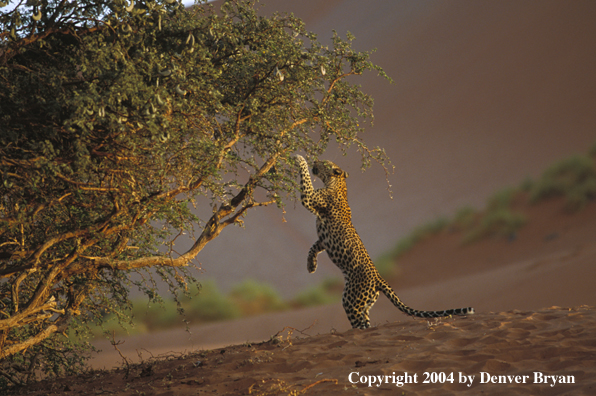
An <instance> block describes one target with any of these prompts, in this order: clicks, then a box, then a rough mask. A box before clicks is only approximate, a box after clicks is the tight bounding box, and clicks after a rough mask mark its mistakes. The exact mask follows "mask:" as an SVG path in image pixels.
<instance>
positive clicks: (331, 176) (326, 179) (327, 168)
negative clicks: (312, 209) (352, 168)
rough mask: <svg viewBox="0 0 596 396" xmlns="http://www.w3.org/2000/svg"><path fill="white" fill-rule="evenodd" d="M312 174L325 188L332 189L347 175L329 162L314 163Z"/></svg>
mask: <svg viewBox="0 0 596 396" xmlns="http://www.w3.org/2000/svg"><path fill="white" fill-rule="evenodd" d="M312 173H313V174H314V175H315V176H317V177H318V178H319V179H321V181H322V182H323V183H324V184H325V187H333V186H334V185H335V184H336V182H337V181H339V180H344V179H346V178H347V177H348V173H347V172H345V171H343V170H342V169H341V168H340V167H339V166H337V165H335V164H334V163H333V162H331V161H316V162H315V164H314V166H313V167H312Z"/></svg>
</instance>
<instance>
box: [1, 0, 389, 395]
mask: <svg viewBox="0 0 596 396" xmlns="http://www.w3.org/2000/svg"><path fill="white" fill-rule="evenodd" d="M131 4H132V3H130V2H127V1H125V0H114V1H112V0H110V1H105V0H100V1H91V0H82V1H77V2H64V1H58V0H47V1H45V0H44V1H41V2H37V1H35V0H34V1H31V2H26V3H25V2H21V3H18V4H17V7H16V8H15V9H14V10H11V11H6V12H1V13H0V195H1V197H2V198H1V199H0V360H1V362H0V375H4V376H3V378H4V379H5V380H7V381H8V382H10V383H13V384H14V383H21V382H23V381H24V382H26V381H28V380H29V379H30V378H33V377H34V376H33V375H29V374H27V375H22V374H19V373H23V372H26V373H27V372H28V373H33V372H35V373H37V372H44V373H48V375H51V374H52V373H54V374H58V373H59V372H62V371H60V370H58V369H57V367H58V366H59V363H55V362H60V361H62V362H63V363H64V364H70V363H69V362H70V360H68V359H70V357H71V356H72V357H74V358H77V356H79V355H80V354H79V352H78V349H77V348H78V346H76V345H73V344H72V342H71V341H70V340H68V339H64V338H63V337H61V336H59V334H60V333H62V332H65V331H67V329H68V328H69V327H71V328H72V326H75V327H77V328H79V330H77V332H79V333H80V334H81V335H83V334H85V332H86V330H85V328H86V327H87V324H88V323H92V322H96V323H101V322H102V321H103V320H104V319H105V318H107V317H109V315H110V314H112V315H114V316H115V317H116V318H117V319H118V320H119V321H121V322H127V321H129V315H130V302H129V300H128V292H129V288H130V287H131V286H134V287H138V288H139V289H140V290H142V291H143V292H144V293H145V294H147V296H148V298H149V301H150V304H151V306H153V304H154V303H158V302H159V301H160V297H159V296H158V295H157V292H156V285H157V282H158V281H163V282H165V283H166V284H167V286H168V288H169V289H170V291H171V292H172V293H173V295H174V296H175V302H176V308H177V310H180V309H183V308H182V306H181V305H180V304H181V300H180V298H182V295H183V294H184V292H185V291H186V293H188V291H187V290H192V285H193V284H196V279H195V278H194V277H193V275H192V271H191V270H192V266H191V265H190V264H191V263H192V260H193V259H194V258H195V257H196V256H197V255H198V253H199V252H200V251H201V250H202V249H203V247H204V246H205V245H206V244H207V243H208V242H209V241H211V240H213V239H214V238H216V237H217V236H218V235H219V234H220V233H221V231H222V230H223V229H224V228H225V227H227V226H228V225H233V224H240V223H241V222H242V217H244V216H245V215H246V213H247V211H248V210H249V209H251V208H255V207H259V206H264V205H269V204H275V205H278V206H280V207H281V206H283V205H284V201H285V200H286V199H287V198H288V197H295V195H296V191H297V183H296V169H295V168H296V167H295V165H296V164H295V159H294V156H295V153H296V152H298V151H300V152H301V153H303V154H305V155H306V156H307V157H309V158H310V159H313V158H315V157H317V156H318V155H320V154H321V153H323V152H324V150H325V149H326V148H327V146H328V143H329V141H332V142H337V144H338V145H339V146H340V147H341V149H342V150H346V149H347V147H349V146H350V145H355V146H356V148H357V149H358V150H359V151H360V153H361V154H362V164H363V166H364V167H365V166H368V165H369V163H370V162H371V161H378V162H380V163H381V164H382V165H383V166H385V163H386V157H385V155H384V152H383V151H382V150H380V149H370V148H368V147H367V146H366V145H365V144H364V143H363V142H362V140H361V138H360V136H359V134H361V133H362V132H363V128H364V125H365V123H366V122H367V121H371V120H372V98H370V97H369V96H368V95H366V94H364V93H363V92H362V91H360V88H359V87H358V86H357V85H353V84H352V82H353V81H354V79H353V77H352V76H357V75H360V74H361V73H363V72H365V71H371V70H372V71H376V72H377V73H378V74H380V75H381V76H383V77H385V78H387V76H386V75H385V74H384V73H383V71H382V70H381V69H380V68H379V67H378V66H375V65H374V64H372V63H371V62H370V61H369V54H368V53H362V52H357V51H355V50H353V49H352V48H351V42H352V40H353V37H351V36H348V37H347V39H346V40H344V39H342V38H340V37H339V36H338V35H337V34H334V35H333V39H332V45H331V46H330V47H327V46H323V45H321V44H320V43H319V42H318V41H317V40H316V37H315V36H314V35H313V34H311V33H309V32H308V31H306V29H305V27H304V24H303V23H302V21H300V20H299V19H297V18H295V17H293V16H291V15H290V16H286V15H274V16H272V17H267V18H265V17H261V16H259V15H258V14H257V12H256V11H255V8H254V4H253V3H252V2H245V1H240V0H238V1H227V2H225V3H224V4H223V5H222V8H221V10H218V11H216V10H214V8H213V7H212V6H210V5H203V6H198V7H194V8H192V9H190V10H186V9H184V8H183V7H182V6H181V5H180V3H178V2H177V1H174V2H168V1H162V0H145V1H136V2H135V3H134V4H135V5H134V6H132V5H131ZM0 9H1V8H0ZM348 78H349V81H348ZM257 193H258V194H257ZM201 203H203V204H205V203H206V204H205V205H206V206H207V208H208V209H213V210H209V214H208V215H206V216H205V217H199V216H198V215H197V213H198V212H195V211H193V210H191V208H192V207H193V206H200V205H201ZM183 234H187V235H192V237H193V239H194V240H195V243H194V245H193V246H192V247H191V248H190V249H189V250H187V251H183V252H180V251H178V250H177V248H176V239H177V238H178V237H180V236H181V235H183ZM151 268H152V269H154V270H155V271H148V269H151ZM133 272H136V274H137V277H135V278H132V277H131V276H130V275H131V273H133ZM138 279H140V280H138ZM106 315H107V316H106ZM57 350H62V351H71V352H68V353H70V355H68V356H69V357H68V359H67V360H64V359H63V360H60V359H59V358H57V357H55V356H57V355H56V354H57V352H56V351H57ZM73 367H74V366H73ZM49 368H51V369H49Z"/></svg>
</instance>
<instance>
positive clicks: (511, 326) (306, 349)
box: [26, 307, 596, 396]
mask: <svg viewBox="0 0 596 396" xmlns="http://www.w3.org/2000/svg"><path fill="white" fill-rule="evenodd" d="M594 326H596V310H594V309H593V308H590V307H576V308H559V307H551V308H549V309H543V310H538V311H518V310H515V311H508V312H501V313H478V314H476V315H473V316H469V317H467V318H454V319H446V320H441V321H423V320H406V321H399V322H394V323H389V324H384V325H382V326H379V327H375V328H370V329H367V330H349V331H347V332H336V333H327V334H320V335H314V334H315V333H316V332H315V331H312V330H311V329H293V328H286V329H285V330H280V333H279V335H278V336H277V337H274V338H273V339H272V340H270V341H268V342H262V343H258V344H250V343H244V344H242V345H235V346H230V347H226V348H222V349H217V350H209V351H198V352H193V353H187V354H181V353H170V354H168V355H167V357H162V358H161V359H160V360H155V359H146V360H144V361H143V363H141V364H138V365H131V366H128V367H127V366H124V367H123V368H121V369H119V370H118V371H113V372H110V373H107V374H105V373H101V372H94V373H90V374H88V375H85V376H81V377H78V378H76V379H61V380H58V381H52V382H49V383H41V384H36V385H35V386H31V387H28V388H27V393H26V394H28V395H50V394H64V395H72V394H92V395H98V394H115V395H138V394H144V395H164V396H165V395H200V394H217V395H246V394H255V395H282V394H283V395H289V394H300V393H301V392H302V393H303V394H308V395H331V394H353V395H357V394H361V395H362V394H365V395H367V394H378V393H379V391H385V392H382V394H385V393H386V394H402V395H410V394H416V395H455V394H468V395H478V394H487V395H593V394H594V391H595V390H596V333H595V332H594V331H593V329H594ZM292 392H295V393H292Z"/></svg>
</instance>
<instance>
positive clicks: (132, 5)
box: [125, 0, 135, 12]
mask: <svg viewBox="0 0 596 396" xmlns="http://www.w3.org/2000/svg"><path fill="white" fill-rule="evenodd" d="M134 8H135V1H134V0H130V5H129V6H128V7H126V8H125V10H126V11H128V12H132V10H133V9H134Z"/></svg>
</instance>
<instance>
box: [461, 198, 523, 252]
mask: <svg viewBox="0 0 596 396" xmlns="http://www.w3.org/2000/svg"><path fill="white" fill-rule="evenodd" d="M518 194H519V190H517V189H514V188H506V189H503V190H501V191H498V192H497V193H495V194H494V195H493V196H491V197H490V198H489V199H488V202H487V205H486V208H485V210H484V212H483V213H482V215H481V216H479V217H478V218H477V219H476V221H475V222H470V223H469V225H468V229H467V231H465V233H464V237H463V242H464V243H470V242H474V241H477V240H479V239H481V238H485V237H487V236H499V237H512V236H513V235H514V234H515V232H516V231H517V230H518V229H519V228H520V227H522V226H523V225H524V224H525V223H526V218H525V216H524V215H522V214H521V213H518V212H515V211H513V210H512V209H511V205H512V203H513V200H514V198H515V197H516V196H518Z"/></svg>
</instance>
